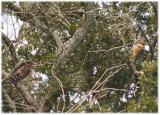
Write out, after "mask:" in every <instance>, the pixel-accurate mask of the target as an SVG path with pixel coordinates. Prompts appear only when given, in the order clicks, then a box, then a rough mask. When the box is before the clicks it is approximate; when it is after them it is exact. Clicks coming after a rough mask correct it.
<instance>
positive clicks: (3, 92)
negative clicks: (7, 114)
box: [2, 87, 17, 112]
mask: <svg viewBox="0 0 160 115" xmlns="http://www.w3.org/2000/svg"><path fill="white" fill-rule="evenodd" d="M2 94H3V96H4V97H5V99H6V100H7V102H8V103H9V107H10V108H11V111H12V112H17V110H16V106H15V103H14V101H13V100H12V99H11V98H10V96H9V95H8V93H7V91H6V89H5V88H4V87H2Z"/></svg>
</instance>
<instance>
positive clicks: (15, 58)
mask: <svg viewBox="0 0 160 115" xmlns="http://www.w3.org/2000/svg"><path fill="white" fill-rule="evenodd" d="M2 40H3V41H4V43H5V44H6V45H7V46H8V47H9V51H10V53H11V57H12V60H13V62H14V65H15V64H16V63H17V61H18V60H17V55H16V51H15V47H14V46H13V42H12V41H11V40H10V39H9V38H8V37H7V36H6V35H5V34H4V33H2Z"/></svg>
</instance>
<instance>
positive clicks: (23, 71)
mask: <svg viewBox="0 0 160 115" xmlns="http://www.w3.org/2000/svg"><path fill="white" fill-rule="evenodd" d="M32 65H33V63H32V61H30V60H26V61H25V62H23V63H21V64H19V65H18V66H16V67H15V68H14V69H13V71H12V72H11V74H10V77H9V80H10V81H11V82H12V83H16V82H18V81H20V80H22V79H24V78H26V77H27V76H28V75H29V74H30V72H31V67H32Z"/></svg>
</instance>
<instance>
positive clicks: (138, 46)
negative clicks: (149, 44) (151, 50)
mask: <svg viewBox="0 0 160 115" xmlns="http://www.w3.org/2000/svg"><path fill="white" fill-rule="evenodd" d="M144 47H145V41H144V39H138V40H136V42H135V43H134V44H133V46H132V49H131V55H130V62H131V66H132V69H134V70H136V68H135V66H134V64H135V62H136V59H137V57H138V56H139V55H140V54H141V52H142V51H143V50H144Z"/></svg>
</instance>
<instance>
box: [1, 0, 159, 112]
mask: <svg viewBox="0 0 160 115" xmlns="http://www.w3.org/2000/svg"><path fill="white" fill-rule="evenodd" d="M2 17H3V22H2V26H3V27H2V29H3V31H2V84H3V86H2V104H3V106H2V111H3V112H83V111H84V112H157V111H158V110H157V108H158V104H157V103H158V102H157V98H158V94H157V85H158V84H157V53H158V52H157V39H158V34H157V25H158V24H157V23H158V18H157V3H156V2H75V3H74V2H2ZM6 19H7V20H8V21H7V20H6ZM17 25H18V27H17ZM7 30H9V32H8V31H7ZM138 38H140V39H145V43H146V44H148V46H149V48H150V51H149V52H146V51H144V52H143V53H142V54H141V55H140V57H139V58H138V59H137V61H136V68H137V69H138V70H141V71H143V73H144V74H142V75H139V77H138V81H137V80H136V79H135V75H134V72H132V71H131V69H130V68H129V66H128V63H129V57H130V49H131V46H132V44H133V43H134V41H135V40H136V39H138ZM25 60H30V61H32V63H33V66H32V72H31V73H30V74H29V75H28V76H27V77H26V78H25V79H23V80H21V81H17V82H16V83H7V82H6V83H5V82H4V81H5V80H4V79H8V78H9V77H10V76H12V75H13V72H12V71H13V70H15V68H16V67H17V66H18V65H19V63H20V64H21V63H23V62H24V61H25ZM3 80H4V81H3ZM137 87H138V88H137Z"/></svg>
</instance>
